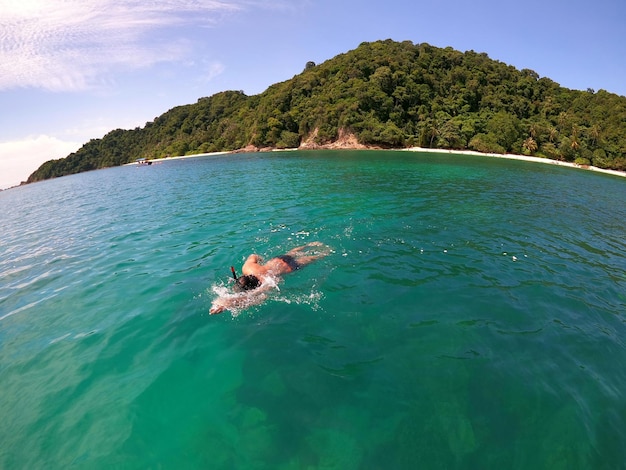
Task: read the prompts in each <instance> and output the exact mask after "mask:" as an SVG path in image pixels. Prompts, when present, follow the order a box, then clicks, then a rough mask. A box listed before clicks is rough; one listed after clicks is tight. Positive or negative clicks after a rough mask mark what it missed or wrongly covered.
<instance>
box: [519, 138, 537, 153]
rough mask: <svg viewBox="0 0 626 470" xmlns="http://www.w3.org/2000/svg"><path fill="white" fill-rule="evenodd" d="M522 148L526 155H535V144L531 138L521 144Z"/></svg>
mask: <svg viewBox="0 0 626 470" xmlns="http://www.w3.org/2000/svg"><path fill="white" fill-rule="evenodd" d="M522 148H524V149H526V150H527V151H528V153H531V154H532V153H535V152H536V151H537V142H535V139H533V138H532V137H528V138H527V139H526V140H525V141H524V143H523V144H522Z"/></svg>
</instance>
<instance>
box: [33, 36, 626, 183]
mask: <svg viewBox="0 0 626 470" xmlns="http://www.w3.org/2000/svg"><path fill="white" fill-rule="evenodd" d="M345 133H349V134H353V135H354V136H356V138H357V139H358V141H359V143H360V144H364V145H368V146H375V147H382V148H402V147H411V146H420V147H426V148H446V149H456V150H465V149H470V150H476V151H479V152H494V153H505V152H508V153H518V154H526V155H534V156H539V157H546V158H553V159H557V160H564V161H570V162H577V163H580V164H591V165H594V166H597V167H600V168H610V169H616V170H626V97H623V96H618V95H615V94H612V93H608V92H606V91H604V90H600V91H598V92H595V91H594V90H587V91H578V90H570V89H567V88H563V87H561V86H559V85H558V84H557V83H555V82H554V81H552V80H550V79H548V78H540V77H539V75H538V74H537V73H535V72H534V71H532V70H528V69H523V70H517V69H516V68H514V67H512V66H510V65H506V64H504V63H502V62H499V61H495V60H492V59H490V58H489V57H488V56H487V55H486V54H484V53H477V52H474V51H468V52H465V53H463V52H459V51H456V50H453V49H452V48H445V49H441V48H437V47H433V46H430V45H428V44H413V43H411V42H409V41H405V42H394V41H391V40H385V41H377V42H373V43H363V44H361V45H360V46H359V47H358V48H356V49H355V50H353V51H350V52H348V53H345V54H340V55H338V56H336V57H334V58H333V59H330V60H328V61H326V62H324V63H322V64H320V65H315V64H314V63H312V62H309V63H307V64H306V67H305V69H304V71H303V72H302V73H301V74H299V75H296V76H295V77H293V78H292V79H290V80H287V81H285V82H282V83H277V84H275V85H272V86H270V87H269V88H268V89H267V90H266V91H265V92H263V93H261V94H259V95H254V96H246V95H245V94H243V93H242V92H237V91H226V92H222V93H218V94H216V95H213V96H211V97H208V98H200V99H199V100H198V102H197V103H195V104H191V105H186V106H178V107H175V108H173V109H171V110H169V111H167V112H166V113H165V114H163V115H161V116H160V117H158V118H156V119H155V120H154V122H148V123H146V125H145V126H144V127H143V128H136V129H133V130H121V129H117V130H114V131H112V132H109V133H108V134H107V135H105V136H104V137H103V138H102V139H93V140H91V141H89V142H88V143H86V144H85V145H83V147H81V148H80V149H79V150H78V151H77V152H75V153H72V154H70V155H69V156H68V157H66V158H63V159H60V160H52V161H48V162H46V163H44V164H43V165H42V166H41V167H40V168H39V169H37V170H36V171H35V172H34V173H33V174H32V175H31V176H30V177H29V178H28V182H29V183H30V182H34V181H39V180H43V179H47V178H53V177H57V176H62V175H67V174H72V173H78V172H81V171H88V170H94V169H98V168H105V167H110V166H116V165H121V164H124V163H129V162H132V161H134V160H135V159H137V158H148V159H155V158H163V157H167V156H175V155H186V154H193V153H205V152H216V151H230V150H236V149H240V148H243V147H247V146H253V147H256V148H258V149H262V148H292V147H299V146H300V145H301V144H302V143H303V142H305V141H307V143H308V144H310V143H311V142H313V143H317V144H320V145H321V144H326V143H329V142H332V141H334V140H336V139H337V138H338V136H339V135H340V134H345Z"/></svg>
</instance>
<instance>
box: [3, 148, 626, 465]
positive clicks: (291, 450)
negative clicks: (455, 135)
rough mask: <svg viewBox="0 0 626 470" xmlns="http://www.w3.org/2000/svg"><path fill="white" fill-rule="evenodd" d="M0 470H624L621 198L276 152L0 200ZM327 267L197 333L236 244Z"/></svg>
mask: <svg viewBox="0 0 626 470" xmlns="http://www.w3.org/2000/svg"><path fill="white" fill-rule="evenodd" d="M0 214H1V215H2V217H1V219H2V231H1V232H0V390H2V399H1V400H0V417H1V420H0V421H1V422H2V425H0V441H1V442H2V446H1V447H0V468H67V467H69V466H74V467H75V468H112V467H118V468H159V467H163V468H173V467H176V468H179V467H181V466H182V467H185V468H216V469H221V468H224V469H226V468H255V469H256V468H258V469H277V468H278V469H292V468H293V469H295V468H340V469H365V468H461V469H462V468H523V469H526V468H533V469H535V468H550V469H553V468H567V469H572V468H607V469H608V468H611V469H613V468H625V466H624V462H626V450H624V447H623V443H624V442H626V392H625V390H626V387H625V384H626V369H624V367H623V364H624V363H626V344H625V340H624V338H625V337H626V325H625V314H626V294H625V293H626V227H625V224H624V220H626V181H624V180H622V179H620V178H617V177H611V176H606V175H598V174H591V173H588V172H582V171H576V170H572V169H566V168H560V167H553V166H547V165H539V164H531V163H526V162H517V161H503V160H494V159H489V158H477V157H466V156H449V155H423V154H409V153H400V152H347V151H344V152H304V153H300V152H289V153H280V154H255V155H237V156H220V157H207V158H198V159H190V160H180V161H172V162H167V163H162V164H158V165H153V166H150V167H121V168H115V169H110V170H104V171H97V172H91V173H85V174H81V175H75V176H70V177H64V178H60V179H57V180H52V181H47V182H43V183H38V184H34V185H29V186H26V187H20V188H16V189H13V190H10V191H5V192H2V193H0ZM309 241H321V242H323V243H326V244H328V245H329V246H331V247H332V248H333V253H332V254H331V255H330V256H328V257H327V258H324V259H323V260H320V261H319V262H317V263H315V264H312V265H310V266H307V267H306V268H305V269H303V270H301V271H298V272H296V273H293V274H290V275H289V276H287V277H285V279H284V282H283V283H282V284H281V285H280V291H279V292H275V293H274V294H273V296H272V298H271V299H269V301H268V302H266V303H265V304H263V305H260V306H257V307H252V308H250V309H248V310H245V311H243V312H241V313H240V314H239V315H238V316H236V317H233V316H232V315H230V314H228V313H226V314H222V315H219V316H209V315H208V309H209V307H210V305H211V301H212V300H213V298H214V296H215V294H214V293H213V289H214V288H215V287H220V286H223V285H225V284H228V279H229V276H230V272H229V267H230V265H231V264H234V265H235V266H237V267H238V269H239V268H240V266H241V263H242V262H243V260H244V259H245V257H246V256H247V255H248V254H249V253H251V252H253V251H254V252H257V253H259V254H261V255H263V256H265V257H271V256H275V255H279V254H281V253H284V252H285V251H287V250H289V249H290V248H293V247H294V246H297V245H300V244H304V243H307V242H309Z"/></svg>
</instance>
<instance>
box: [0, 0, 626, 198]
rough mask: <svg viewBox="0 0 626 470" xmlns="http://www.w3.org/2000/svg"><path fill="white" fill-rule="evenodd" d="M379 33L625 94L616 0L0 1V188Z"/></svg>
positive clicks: (621, 9) (619, 0) (625, 59)
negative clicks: (180, 108) (109, 138)
mask: <svg viewBox="0 0 626 470" xmlns="http://www.w3.org/2000/svg"><path fill="white" fill-rule="evenodd" d="M388 38H391V39H393V40H397V41H404V40H409V41H412V42H414V43H423V42H425V43H429V44H432V45H434V46H437V47H447V46H451V47H453V48H454V49H457V50H460V51H467V50H474V51H476V52H486V53H487V54H488V55H489V57H491V58H492V59H496V60H500V61H502V62H505V63H507V64H510V65H513V66H515V67H517V68H518V69H522V68H529V69H532V70H534V71H536V72H537V73H538V74H539V75H540V76H542V77H549V78H551V79H552V80H554V81H556V82H557V83H559V84H561V85H562V86H565V87H568V88H574V89H581V90H585V89H587V88H593V89H595V90H599V89H604V90H607V91H609V92H613V93H617V94H619V95H623V96H626V78H625V77H626V2H624V1H623V0H596V1H595V2H588V1H585V2H583V1H581V0H543V1H539V0H525V1H507V0H474V1H471V2H470V1H464V0H448V1H443V0H411V1H409V0H386V1H384V2H383V1H368V0H361V1H357V0H221V1H211V0H0V64H2V66H1V67H0V188H6V187H9V186H11V185H14V184H18V183H19V182H20V181H22V180H25V179H26V178H27V177H28V175H29V174H30V173H32V172H33V171H34V170H35V169H36V168H37V167H38V166H39V165H40V164H41V163H43V162H44V161H46V160H50V159H53V158H61V157H65V156H67V155H68V154H69V153H70V152H73V151H76V150H78V148H80V146H81V145H82V144H83V143H85V142H87V141H88V140H90V139H93V138H100V137H102V136H103V135H104V134H106V133H107V132H108V131H110V130H113V129H117V128H122V129H128V128H134V127H137V126H143V125H144V124H145V123H146V122H147V121H151V120H153V119H154V118H155V117H156V116H159V115H160V114H162V113H164V112H165V111H167V110H168V109H170V108H172V107H174V106H177V105H182V104H188V103H194V102H196V101H197V99H198V98H200V97H203V96H210V95H213V94H214V93H217V92H219V91H224V90H243V91H244V92H245V93H246V94H248V95H254V94H258V93H261V92H262V91H264V90H265V89H266V88H267V87H268V86H269V85H271V84H273V83H276V82H281V81H284V80H288V79H290V78H292V77H293V76H294V75H297V74H298V73H300V72H301V71H302V70H303V69H304V66H305V64H306V62H307V61H310V60H312V61H314V62H316V63H318V64H319V63H321V62H323V61H325V60H328V59H331V58H332V57H334V56H335V55H337V54H340V53H343V52H347V51H349V50H352V49H354V48H356V47H357V46H358V45H359V44H360V43H361V42H364V41H375V40H379V39H388Z"/></svg>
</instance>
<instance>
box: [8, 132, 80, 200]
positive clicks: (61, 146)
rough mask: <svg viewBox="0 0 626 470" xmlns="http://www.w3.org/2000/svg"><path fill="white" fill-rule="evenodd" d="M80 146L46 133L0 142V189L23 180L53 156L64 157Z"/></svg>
mask: <svg viewBox="0 0 626 470" xmlns="http://www.w3.org/2000/svg"><path fill="white" fill-rule="evenodd" d="M79 147H80V144H79V143H77V142H69V141H63V140H60V139H58V138H56V137H51V136H47V135H39V136H31V137H27V138H25V139H23V140H20V141H15V142H0V189H6V188H9V187H11V186H16V185H18V184H20V182H22V181H25V180H26V179H27V178H28V176H29V175H30V174H31V173H32V172H33V171H35V170H36V169H37V168H39V166H40V165H41V164H42V163H44V162H46V161H48V160H52V159H53V158H61V157H66V156H67V155H68V154H69V153H71V152H75V151H76V150H78V148H79Z"/></svg>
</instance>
